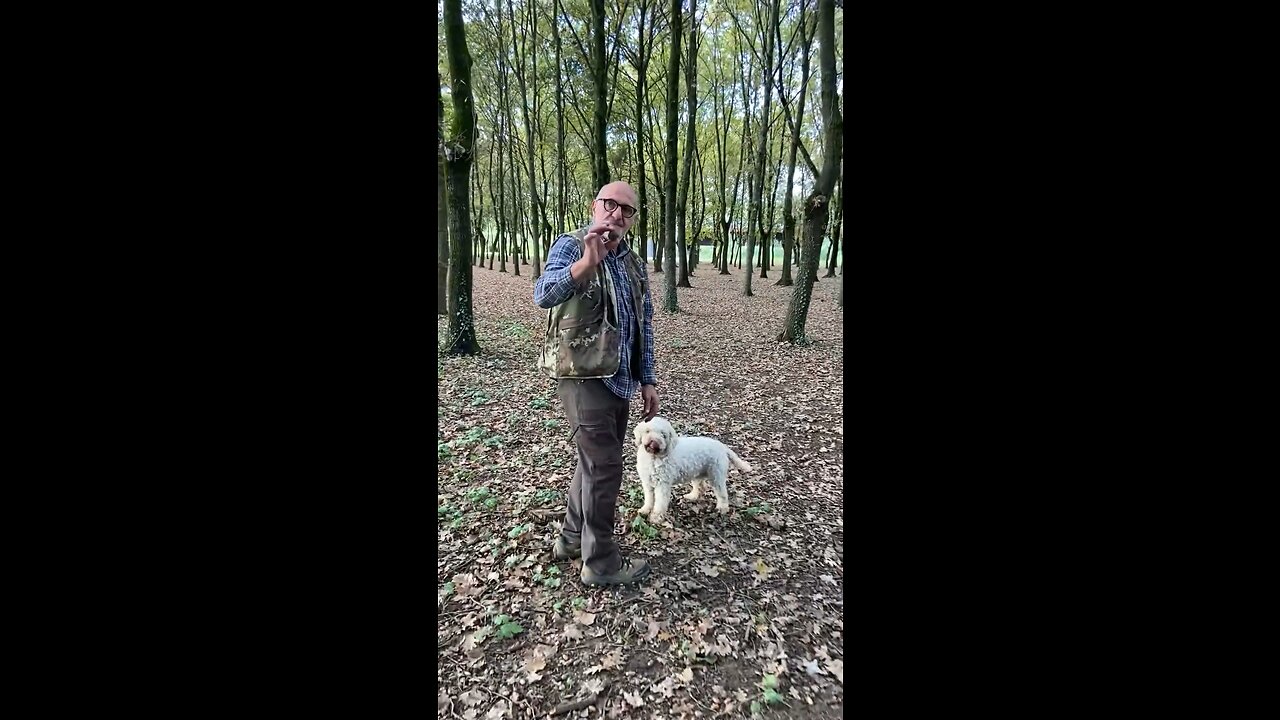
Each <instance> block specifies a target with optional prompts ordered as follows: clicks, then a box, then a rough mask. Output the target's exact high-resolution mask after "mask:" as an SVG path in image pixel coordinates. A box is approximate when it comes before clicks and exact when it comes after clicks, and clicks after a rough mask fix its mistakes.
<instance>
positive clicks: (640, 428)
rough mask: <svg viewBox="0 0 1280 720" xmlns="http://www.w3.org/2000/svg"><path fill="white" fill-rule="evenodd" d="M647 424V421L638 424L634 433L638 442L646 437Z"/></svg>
mask: <svg viewBox="0 0 1280 720" xmlns="http://www.w3.org/2000/svg"><path fill="white" fill-rule="evenodd" d="M647 425H648V424H647V423H643V422H642V423H640V424H639V425H636V429H635V432H634V433H632V434H633V435H635V437H636V442H640V438H642V437H644V431H645V429H646V427H647Z"/></svg>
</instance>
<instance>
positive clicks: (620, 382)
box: [533, 235, 658, 400]
mask: <svg viewBox="0 0 1280 720" xmlns="http://www.w3.org/2000/svg"><path fill="white" fill-rule="evenodd" d="M629 252H631V248H630V247H628V246H627V245H625V244H621V243H620V244H619V245H618V247H617V248H615V249H614V250H613V252H611V253H609V254H608V255H605V257H604V266H605V267H606V268H607V269H608V271H609V276H610V277H611V278H612V279H613V284H614V286H615V287H616V288H617V291H618V299H619V302H618V332H619V335H620V338H619V339H620V340H621V342H619V343H618V344H619V346H620V352H621V354H622V356H621V358H620V362H619V363H618V372H617V374H616V375H614V376H613V377H611V378H604V384H605V385H607V386H608V387H609V389H610V390H612V391H613V394H614V395H617V396H618V397H620V398H623V399H627V400H629V399H631V398H633V397H635V394H636V390H639V389H640V386H641V385H657V384H658V376H657V374H656V373H655V372H654V369H653V366H654V354H653V301H652V300H651V299H650V298H649V293H648V292H647V291H646V292H645V294H644V320H643V322H641V323H640V327H641V330H642V332H644V358H642V361H641V363H640V380H639V381H637V380H636V379H635V378H634V377H632V375H631V355H632V353H634V352H635V351H636V348H635V345H636V343H635V340H636V339H635V338H634V337H632V335H633V334H634V333H635V322H634V319H633V318H634V317H635V309H634V308H633V307H632V306H631V278H630V276H628V275H627V272H626V269H625V268H624V267H623V265H622V263H623V260H624V258H625V257H626V254H627V253H629ZM581 258H582V250H580V249H579V248H578V242H577V241H576V240H575V239H574V238H572V237H570V236H568V235H561V236H560V237H559V238H558V239H557V240H556V241H555V243H554V244H553V245H552V246H551V252H550V253H548V254H547V266H546V268H545V269H543V271H542V275H541V277H539V278H538V279H537V281H536V282H534V284H533V301H534V302H535V303H537V305H538V307H541V308H547V309H551V308H553V307H555V306H556V305H559V304H560V303H562V302H564V301H566V300H568V299H569V298H571V297H573V295H574V293H576V292H577V291H578V290H580V289H581V288H580V287H579V286H578V283H576V282H575V281H574V279H573V275H572V274H570V272H569V266H570V265H572V264H573V263H575V262H577V261H578V260H579V259H581ZM640 270H641V272H645V271H646V268H645V263H643V262H641V263H640Z"/></svg>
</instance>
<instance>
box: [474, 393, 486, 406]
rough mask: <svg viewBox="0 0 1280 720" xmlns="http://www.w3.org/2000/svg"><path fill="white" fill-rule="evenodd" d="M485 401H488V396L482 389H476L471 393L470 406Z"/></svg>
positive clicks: (481, 403)
mask: <svg viewBox="0 0 1280 720" xmlns="http://www.w3.org/2000/svg"><path fill="white" fill-rule="evenodd" d="M487 402H489V396H488V395H486V394H485V392H484V391H483V390H476V391H475V392H473V393H471V407H476V406H478V405H483V404H485V403H487Z"/></svg>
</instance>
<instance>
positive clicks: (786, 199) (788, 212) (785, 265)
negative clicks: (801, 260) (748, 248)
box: [778, 2, 813, 286]
mask: <svg viewBox="0 0 1280 720" xmlns="http://www.w3.org/2000/svg"><path fill="white" fill-rule="evenodd" d="M805 5H806V3H804V2H801V3H800V33H801V35H800V101H799V102H798V103H796V115H797V116H799V117H804V102H805V95H807V94H808V93H807V92H806V89H807V87H808V85H809V47H810V45H811V44H812V42H813V33H812V32H810V31H809V28H808V25H807V24H806V22H805V19H806V18H805ZM785 111H786V112H787V113H790V108H785ZM796 124H797V125H798V124H799V123H796ZM799 150H800V136H799V135H797V134H796V133H794V132H793V133H791V152H790V153H789V155H788V157H787V192H786V194H785V195H784V196H783V199H782V279H781V280H779V281H778V284H779V285H783V286H787V285H792V284H794V283H793V281H792V278H791V252H792V250H793V249H794V248H795V246H796V215H795V212H794V211H793V210H792V207H791V192H792V188H793V187H794V181H795V176H796V153H797V152H798V151H799Z"/></svg>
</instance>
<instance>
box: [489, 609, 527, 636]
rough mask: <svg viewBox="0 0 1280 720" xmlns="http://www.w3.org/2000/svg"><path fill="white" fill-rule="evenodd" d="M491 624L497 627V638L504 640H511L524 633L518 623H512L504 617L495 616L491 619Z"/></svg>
mask: <svg viewBox="0 0 1280 720" xmlns="http://www.w3.org/2000/svg"><path fill="white" fill-rule="evenodd" d="M493 624H494V625H497V626H498V637H500V638H502V639H503V640H506V639H507V638H513V637H515V636H517V635H519V634H520V633H522V632H524V628H522V627H520V623H518V622H514V621H512V619H511V618H510V617H508V616H506V615H497V616H495V617H494V618H493Z"/></svg>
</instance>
